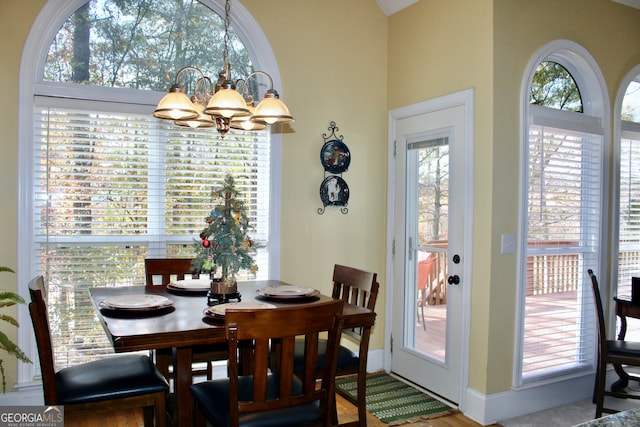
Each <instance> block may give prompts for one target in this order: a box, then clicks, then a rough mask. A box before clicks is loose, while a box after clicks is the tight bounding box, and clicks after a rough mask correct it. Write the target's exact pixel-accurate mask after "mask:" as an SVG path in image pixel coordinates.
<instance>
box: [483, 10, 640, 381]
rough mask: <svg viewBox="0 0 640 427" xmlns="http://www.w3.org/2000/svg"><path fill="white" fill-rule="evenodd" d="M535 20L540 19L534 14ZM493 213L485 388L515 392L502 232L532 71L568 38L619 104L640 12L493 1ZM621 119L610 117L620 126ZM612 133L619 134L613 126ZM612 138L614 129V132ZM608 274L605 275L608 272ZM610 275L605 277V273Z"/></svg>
mask: <svg viewBox="0 0 640 427" xmlns="http://www.w3.org/2000/svg"><path fill="white" fill-rule="evenodd" d="M533 17H535V19H532V18H533ZM494 20H495V32H494V55H495V62H494V70H495V74H494V77H493V81H494V87H493V97H494V109H493V118H492V121H493V123H494V125H493V131H494V135H493V164H494V165H495V167H494V168H493V177H492V179H491V181H492V183H493V192H492V193H493V195H494V198H493V201H492V206H493V215H492V224H493V225H492V229H493V233H492V242H493V244H492V254H493V255H492V259H491V275H490V281H491V295H490V297H491V302H490V313H491V314H490V322H489V327H488V330H489V331H490V334H489V337H488V340H487V343H488V350H489V357H488V360H489V363H488V370H487V371H488V372H490V373H492V375H489V376H488V377H487V385H486V392H487V393H493V392H497V391H503V390H506V389H508V387H509V385H510V383H511V371H510V370H509V369H505V367H506V366H510V365H511V363H510V360H511V358H512V352H513V350H512V348H513V346H512V342H513V337H514V335H515V325H514V321H513V319H514V317H515V304H514V303H513V302H514V301H515V297H516V289H515V287H516V286H515V283H516V274H517V273H516V259H515V257H512V256H505V255H500V234H501V233H512V232H515V231H516V227H517V222H516V220H517V218H516V217H515V215H513V212H517V209H518V205H517V204H518V183H517V177H518V176H519V173H520V172H519V168H518V166H519V165H518V162H519V142H518V141H519V132H520V129H519V111H520V109H519V103H520V90H521V89H520V87H521V85H522V78H523V75H524V73H525V68H526V67H527V64H528V62H529V61H530V59H531V57H532V56H533V55H534V54H535V53H536V52H537V50H538V49H540V48H541V47H542V46H544V45H546V44H547V43H549V42H551V41H552V40H557V39H567V40H571V41H574V42H576V43H578V44H580V45H581V46H583V47H584V48H585V49H586V50H587V51H589V52H590V53H591V55H592V56H593V57H594V59H595V61H596V62H597V64H598V66H599V67H600V70H601V72H602V74H603V76H604V80H605V82H606V84H607V90H608V93H609V98H610V100H611V112H612V113H613V111H614V109H613V101H614V98H615V96H616V93H617V91H618V87H619V85H620V84H621V80H622V78H623V77H624V76H625V75H626V74H627V73H628V72H629V71H631V69H632V68H633V67H634V66H636V65H638V64H640V10H636V9H633V8H630V7H626V6H623V5H620V4H618V3H614V2H611V1H608V0H586V1H585V0H563V1H557V0H536V1H534V2H521V1H513V0H495V1H494ZM613 123H614V121H613V120H611V124H612V125H613ZM611 132H612V131H611ZM611 139H612V134H611ZM601 275H604V273H601ZM605 277H606V276H605Z"/></svg>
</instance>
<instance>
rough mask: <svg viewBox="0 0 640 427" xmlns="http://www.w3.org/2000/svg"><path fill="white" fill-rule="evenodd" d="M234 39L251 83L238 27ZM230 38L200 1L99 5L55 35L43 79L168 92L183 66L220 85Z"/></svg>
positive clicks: (238, 66)
mask: <svg viewBox="0 0 640 427" xmlns="http://www.w3.org/2000/svg"><path fill="white" fill-rule="evenodd" d="M229 33H230V34H229V36H230V44H229V49H228V55H229V62H230V64H231V71H232V74H233V75H232V77H233V78H234V79H237V78H241V77H245V76H247V75H248V74H249V73H250V72H251V71H253V67H252V64H251V60H250V58H249V55H248V52H247V50H246V49H245V47H244V44H243V43H242V41H241V40H240V39H239V38H238V36H237V35H236V34H235V33H234V32H233V29H232V28H231V29H230V32H229ZM223 40H224V20H223V18H222V17H221V16H220V15H218V14H217V13H215V12H214V11H212V10H211V9H209V8H208V7H207V6H205V5H203V4H202V3H200V2H198V1H194V0H172V1H166V0H106V1H97V0H92V1H90V2H88V3H87V4H86V5H85V6H83V7H81V8H79V9H78V10H77V11H76V12H75V13H74V14H73V15H72V16H71V17H70V18H69V19H68V20H67V21H66V22H65V23H64V25H63V26H62V28H60V30H59V31H58V33H57V34H56V36H55V38H54V39H53V41H52V43H51V46H50V48H49V55H48V57H47V61H46V63H45V67H44V78H45V80H51V81H57V82H78V83H83V84H90V85H95V86H107V87H123V88H132V89H147V90H159V91H165V90H167V89H168V88H169V86H170V85H171V84H172V83H173V78H174V77H175V75H176V73H177V71H178V70H179V69H180V68H182V67H185V66H195V67H198V68H200V69H201V70H202V71H204V72H205V74H206V75H208V76H209V77H210V78H212V79H213V80H214V81H215V80H216V79H217V75H218V72H220V71H222V69H223V61H222V58H223V55H222V52H223V46H224V42H223ZM80 66H81V67H80ZM79 70H80V71H81V72H79ZM195 81H196V79H193V82H195ZM182 83H184V82H182ZM185 89H187V88H185ZM190 89H191V90H188V92H189V93H191V92H192V89H193V88H190Z"/></svg>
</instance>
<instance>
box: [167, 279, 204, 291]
mask: <svg viewBox="0 0 640 427" xmlns="http://www.w3.org/2000/svg"><path fill="white" fill-rule="evenodd" d="M171 286H173V287H174V288H179V289H209V288H210V287H211V279H209V278H204V279H203V278H200V279H184V280H176V281H175V282H171Z"/></svg>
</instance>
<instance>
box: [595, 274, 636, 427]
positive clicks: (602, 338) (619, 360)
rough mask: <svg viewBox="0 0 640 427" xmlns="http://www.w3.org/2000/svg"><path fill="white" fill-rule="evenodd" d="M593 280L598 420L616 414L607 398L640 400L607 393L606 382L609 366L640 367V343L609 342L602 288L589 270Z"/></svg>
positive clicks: (613, 392)
mask: <svg viewBox="0 0 640 427" xmlns="http://www.w3.org/2000/svg"><path fill="white" fill-rule="evenodd" d="M588 273H589V278H590V279H591V289H592V290H593V298H594V302H595V306H596V315H597V321H598V364H597V367H596V381H595V387H594V389H595V393H594V394H595V404H596V416H595V417H596V418H600V417H601V416H602V413H603V412H605V413H615V412H618V411H617V410H615V409H611V408H606V407H604V398H605V396H611V397H615V398H618V399H636V400H638V399H640V395H637V394H632V393H625V392H624V391H607V390H606V386H605V382H606V376H607V365H608V364H609V363H611V364H613V365H629V366H640V342H632V341H626V340H624V341H621V340H608V339H607V331H606V328H605V322H604V309H603V306H602V299H601V298H600V288H599V287H598V279H597V278H596V275H595V274H593V271H592V270H588Z"/></svg>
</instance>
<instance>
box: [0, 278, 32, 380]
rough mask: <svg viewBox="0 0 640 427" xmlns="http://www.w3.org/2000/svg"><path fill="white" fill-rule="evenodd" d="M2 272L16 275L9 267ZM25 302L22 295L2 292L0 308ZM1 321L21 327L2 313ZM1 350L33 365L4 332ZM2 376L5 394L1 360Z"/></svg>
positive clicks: (0, 341)
mask: <svg viewBox="0 0 640 427" xmlns="http://www.w3.org/2000/svg"><path fill="white" fill-rule="evenodd" d="M0 271H6V272H9V273H15V272H14V271H13V270H12V269H10V268H9V267H0ZM24 302H25V301H24V298H22V297H21V296H20V295H18V294H16V293H15V292H9V291H3V292H0V308H3V307H11V306H14V305H16V304H24ZM0 320H2V321H5V322H7V323H9V324H10V325H13V326H15V327H19V326H20V325H19V324H18V321H17V320H16V319H14V318H13V317H11V316H9V315H7V314H3V313H0ZM0 350H4V351H6V352H7V353H8V354H10V355H12V356H15V357H17V358H18V359H19V360H21V361H23V362H25V363H31V360H29V358H28V357H27V355H26V354H24V352H23V351H22V350H20V348H19V347H18V346H17V345H16V344H15V343H14V342H13V341H11V340H10V339H9V337H8V336H7V334H5V333H4V332H2V331H0ZM0 375H1V376H2V392H3V393H4V392H6V390H7V381H6V377H5V372H4V360H3V359H0Z"/></svg>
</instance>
